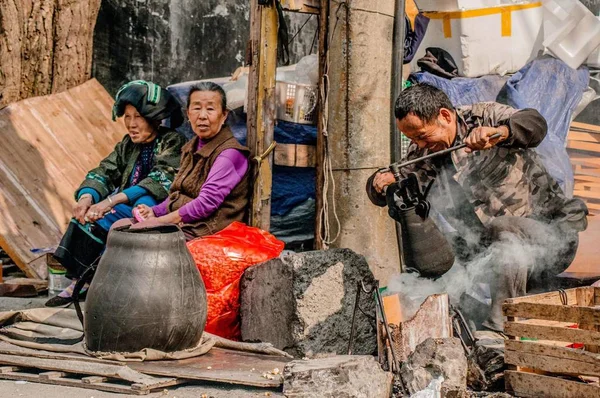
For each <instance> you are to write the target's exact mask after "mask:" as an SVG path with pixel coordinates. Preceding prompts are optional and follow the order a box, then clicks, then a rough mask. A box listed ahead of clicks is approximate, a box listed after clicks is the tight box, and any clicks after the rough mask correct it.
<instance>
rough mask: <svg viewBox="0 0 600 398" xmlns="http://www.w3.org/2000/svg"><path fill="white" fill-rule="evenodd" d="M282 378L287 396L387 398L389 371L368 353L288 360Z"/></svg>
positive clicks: (301, 397) (390, 382)
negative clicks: (365, 354)
mask: <svg viewBox="0 0 600 398" xmlns="http://www.w3.org/2000/svg"><path fill="white" fill-rule="evenodd" d="M283 380H284V381H283V394H284V395H285V396H286V397H288V398H351V397H352V398H362V397H364V398H388V397H389V396H390V393H391V384H392V374H391V373H388V372H384V371H383V370H381V367H380V366H379V363H377V361H375V358H374V357H372V356H358V355H341V356H335V357H329V358H319V359H312V360H308V361H305V360H297V361H292V362H290V363H289V364H287V365H286V366H285V368H284V371H283Z"/></svg>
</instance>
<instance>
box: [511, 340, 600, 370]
mask: <svg viewBox="0 0 600 398" xmlns="http://www.w3.org/2000/svg"><path fill="white" fill-rule="evenodd" d="M504 347H505V351H518V352H524V353H529V354H535V355H545V356H549V357H554V358H558V359H561V360H563V359H565V360H566V359H569V360H573V361H579V362H582V363H586V364H588V365H590V366H592V365H600V354H595V353H592V352H587V351H585V350H581V349H574V348H568V347H561V346H557V345H553V344H551V342H549V344H544V343H541V342H538V341H520V340H506V341H505V342H504Z"/></svg>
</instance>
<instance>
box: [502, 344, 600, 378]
mask: <svg viewBox="0 0 600 398" xmlns="http://www.w3.org/2000/svg"><path fill="white" fill-rule="evenodd" d="M511 343H525V342H519V341H512V342H511ZM528 343H529V344H528V346H529V347H528V348H532V347H533V348H535V349H533V350H529V351H536V352H528V351H527V350H521V349H517V350H513V349H508V345H507V349H505V350H504V361H505V363H507V364H510V365H514V366H520V367H525V368H528V369H535V370H540V371H544V372H552V373H560V374H571V375H587V376H600V359H599V358H595V359H590V358H583V354H588V353H587V352H585V351H581V350H574V349H571V348H564V347H554V346H549V345H548V346H547V345H544V344H538V343H532V342H528ZM514 346H515V345H514V344H513V345H512V347H514ZM560 350H571V351H573V352H572V353H570V354H571V355H572V354H579V355H580V357H581V358H583V359H586V360H581V359H574V358H565V356H567V354H566V353H561V352H559V351H560ZM578 351H579V352H578ZM543 353H546V354H547V355H544V354H543ZM572 356H574V355H572Z"/></svg>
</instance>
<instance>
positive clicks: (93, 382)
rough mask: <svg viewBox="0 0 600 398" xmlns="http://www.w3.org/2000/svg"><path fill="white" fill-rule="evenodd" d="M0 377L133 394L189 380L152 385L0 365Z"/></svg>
mask: <svg viewBox="0 0 600 398" xmlns="http://www.w3.org/2000/svg"><path fill="white" fill-rule="evenodd" d="M0 379H5V380H23V381H28V382H32V383H43V384H52V385H58V386H66V387H78V388H86V389H91V390H100V391H108V392H117V393H122V394H132V395H147V394H149V393H150V392H152V391H154V390H158V389H161V390H162V389H164V388H165V387H170V386H174V385H178V384H182V383H185V382H187V380H177V379H168V380H167V381H164V380H163V381H159V382H157V383H156V384H152V385H142V384H136V383H131V382H126V381H123V380H118V379H109V378H106V377H99V376H82V375H79V374H77V373H68V372H40V371H39V370H37V369H33V368H21V367H15V366H2V367H0Z"/></svg>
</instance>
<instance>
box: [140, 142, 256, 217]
mask: <svg viewBox="0 0 600 398" xmlns="http://www.w3.org/2000/svg"><path fill="white" fill-rule="evenodd" d="M204 144H205V142H203V141H202V140H198V147H197V148H196V151H199V150H200V148H202V147H203V146H204ZM247 170H248V158H246V156H244V154H243V153H242V152H240V151H238V150H237V149H226V150H224V151H223V152H221V153H220V154H219V156H217V159H215V163H213V166H212V168H211V169H210V172H209V173H208V177H207V178H206V181H205V182H204V184H203V185H202V188H200V193H199V194H198V197H197V198H196V199H194V200H192V201H191V202H189V203H186V204H185V205H183V206H182V207H181V208H180V209H179V210H178V211H179V215H180V216H181V219H182V221H183V222H184V223H193V222H196V221H200V220H203V219H205V218H206V217H208V216H210V215H211V214H212V213H214V212H215V210H217V209H218V208H219V206H221V204H222V203H223V201H224V200H225V198H226V197H227V195H229V193H230V192H231V190H232V189H233V188H235V186H236V185H237V184H239V182H240V181H241V180H242V177H244V175H245V174H246V171H247ZM152 210H153V211H154V215H155V216H156V217H160V216H164V215H165V214H167V213H168V211H169V198H167V199H165V200H164V201H163V202H162V203H160V204H158V205H156V206H154V207H152Z"/></svg>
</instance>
